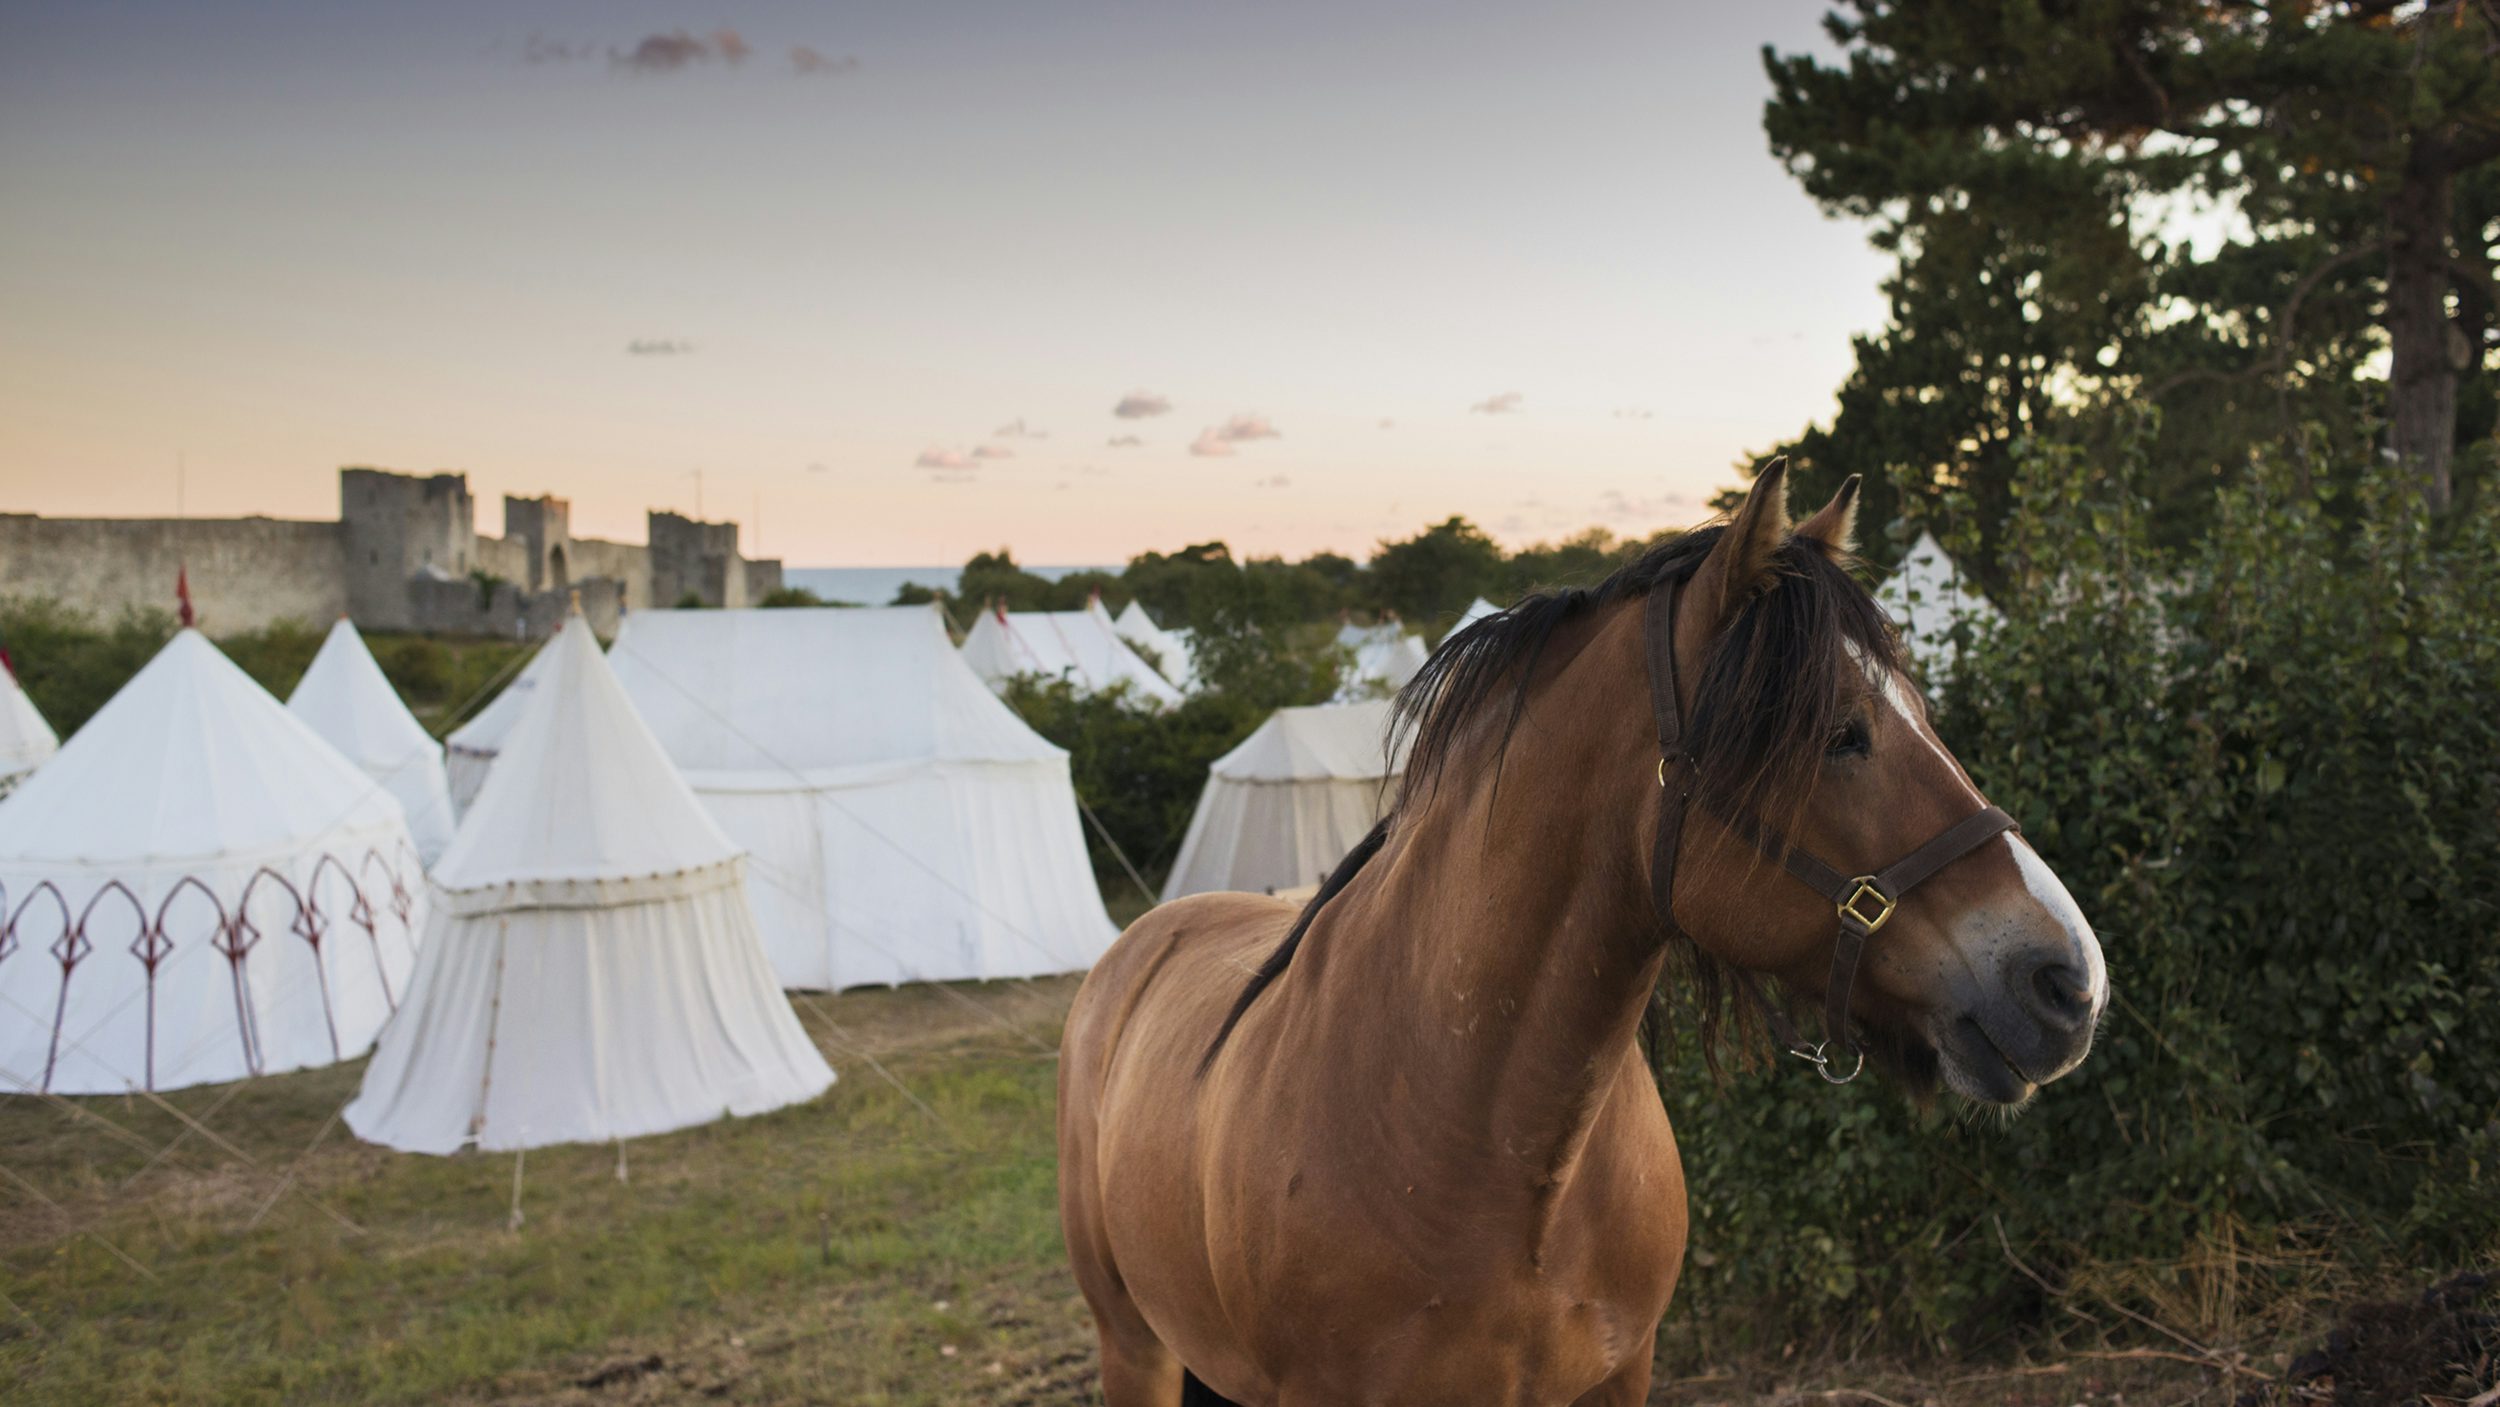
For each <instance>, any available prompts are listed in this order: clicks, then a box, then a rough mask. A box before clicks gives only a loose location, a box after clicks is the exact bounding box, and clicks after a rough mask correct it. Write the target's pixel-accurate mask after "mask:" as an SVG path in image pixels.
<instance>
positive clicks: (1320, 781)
mask: <svg viewBox="0 0 2500 1407" xmlns="http://www.w3.org/2000/svg"><path fill="white" fill-rule="evenodd" d="M1389 722H1390V704H1389V702H1388V701H1387V700H1385V699H1378V700H1372V701H1370V702H1366V703H1351V704H1322V705H1319V706H1317V707H1313V708H1280V709H1278V710H1277V711H1276V712H1275V713H1273V714H1271V715H1269V717H1268V720H1267V721H1266V722H1265V723H1262V724H1260V725H1259V728H1258V731H1257V732H1254V733H1252V734H1251V735H1250V736H1249V737H1247V738H1245V739H1243V740H1242V743H1241V745H1240V746H1239V747H1236V748H1234V749H1233V750H1232V751H1231V752H1228V753H1226V754H1224V755H1223V756H1222V757H1219V758H1217V759H1216V760H1215V762H1214V764H1213V765H1211V766H1209V767H1208V768H1207V785H1206V790H1204V791H1202V792H1200V793H1199V795H1198V809H1197V811H1196V812H1195V813H1193V814H1192V815H1191V816H1190V818H1189V833H1188V834H1187V835H1186V836H1185V837H1184V838H1183V839H1182V840H1181V850H1180V858H1178V859H1176V860H1174V861H1173V862H1172V875H1171V878H1170V879H1168V880H1166V881H1165V882H1164V886H1163V897H1164V899H1165V900H1166V901H1169V900H1173V899H1178V898H1180V897H1181V896H1182V895H1184V894H1203V893H1205V892H1207V891H1209V890H1216V889H1243V890H1252V891H1266V890H1274V889H1294V888H1298V887H1300V886H1302V885H1306V884H1317V883H1319V882H1320V880H1322V879H1323V878H1325V877H1326V876H1327V874H1328V872H1329V871H1330V870H1332V869H1335V868H1336V866H1337V862H1338V861H1339V860H1342V859H1344V858H1345V853H1346V852H1347V851H1348V850H1351V849H1353V848H1354V843H1355V842H1356V841H1358V840H1361V839H1362V838H1363V835H1364V833H1365V832H1367V831H1369V830H1370V829H1371V828H1372V825H1373V823H1375V822H1377V821H1378V820H1379V819H1380V815H1381V809H1382V807H1383V806H1385V805H1386V803H1387V801H1388V800H1389V798H1390V796H1391V795H1392V793H1393V792H1394V790H1395V785H1396V784H1395V782H1394V781H1393V780H1391V779H1393V778H1396V777H1398V776H1400V775H1402V774H1403V773H1404V772H1405V770H1406V759H1405V756H1404V752H1405V749H1404V747H1403V746H1401V747H1400V748H1399V750H1398V755H1396V756H1392V755H1391V754H1390V753H1389V751H1388V743H1389ZM1403 741H1404V740H1403V738H1401V739H1400V742H1401V743H1403Z"/></svg>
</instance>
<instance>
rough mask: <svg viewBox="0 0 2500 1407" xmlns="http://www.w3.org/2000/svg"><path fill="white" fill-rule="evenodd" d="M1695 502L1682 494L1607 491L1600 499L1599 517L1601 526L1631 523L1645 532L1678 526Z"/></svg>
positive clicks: (1597, 513)
mask: <svg viewBox="0 0 2500 1407" xmlns="http://www.w3.org/2000/svg"><path fill="white" fill-rule="evenodd" d="M1694 506H1695V505H1694V503H1693V500H1691V499H1690V498H1687V497H1685V496H1684V495H1683V494H1677V493H1663V494H1655V495H1649V494H1643V495H1639V496H1635V495H1632V494H1628V493H1625V492H1624V491H1623V490H1621V489H1608V490H1606V491H1605V492H1604V493H1601V494H1599V495H1598V496H1597V505H1596V510H1595V511H1596V516H1597V517H1598V519H1599V520H1600V521H1601V522H1607V523H1628V524H1631V525H1633V526H1636V527H1640V528H1643V529H1649V528H1659V527H1665V526H1668V525H1670V524H1672V523H1674V522H1676V521H1677V520H1678V519H1679V518H1681V517H1683V516H1685V515H1688V514H1690V513H1691V512H1692V510H1693V508H1694Z"/></svg>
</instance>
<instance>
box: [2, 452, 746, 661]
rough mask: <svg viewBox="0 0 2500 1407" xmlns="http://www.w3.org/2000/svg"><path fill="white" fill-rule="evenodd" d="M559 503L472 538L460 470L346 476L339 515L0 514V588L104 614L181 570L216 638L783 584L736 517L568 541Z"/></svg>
mask: <svg viewBox="0 0 2500 1407" xmlns="http://www.w3.org/2000/svg"><path fill="white" fill-rule="evenodd" d="M571 517H572V509H571V505H570V504H568V503H566V502H565V500H563V499H560V498H552V497H540V498H510V497H507V498H506V499H504V502H503V526H504V535H503V536H502V537H499V538H497V537H484V536H480V535H479V534H478V532H477V528H476V504H475V502H474V501H473V500H472V499H471V497H470V494H469V485H468V480H467V478H466V477H465V476H463V475H460V474H422V475H419V474H395V473H391V472H389V471H387V470H381V469H365V468H349V469H342V470H340V471H339V521H337V522H335V523H306V522H290V521H285V520H280V519H273V518H241V519H231V518H229V519H202V518H191V519H147V518H41V517H36V516H34V515H31V514H7V513H0V595H20V596H42V597H50V598H52V599H55V600H59V601H61V602H64V603H66V604H68V605H70V606H72V607H75V608H77V609H79V610H83V611H87V612H90V613H93V614H98V615H102V616H104V617H106V618H108V619H109V618H111V617H113V616H116V615H118V614H119V613H120V612H121V611H122V610H123V609H125V608H127V607H131V606H156V607H161V608H163V609H166V610H171V609H173V605H174V574H175V572H176V570H177V569H178V568H180V567H182V566H184V565H186V564H187V565H188V567H189V570H190V574H191V592H192V599H193V601H194V602H195V603H196V604H197V607H198V610H199V614H200V623H201V624H202V625H203V626H204V627H206V628H208V629H210V630H211V631H215V632H225V631H238V630H255V629H259V628H261V627H263V626H267V625H270V624H273V623H275V622H277V621H282V620H295V621H300V622H302V623H304V624H306V625H312V626H316V627H320V626H326V624H327V623H328V622H329V621H331V620H333V619H335V618H336V617H338V616H339V615H340V614H342V613H344V614H346V615H347V616H349V617H350V618H351V619H353V620H354V621H355V622H356V624H357V625H358V626H359V627H360V628H362V629H366V630H422V631H438V632H445V633H456V634H475V635H510V634H513V633H516V632H518V633H520V634H524V635H532V636H537V635H544V634H546V633H547V632H548V631H549V630H551V629H552V628H553V627H554V625H555V623H556V622H557V621H558V620H560V619H562V618H563V614H564V611H565V608H566V603H567V601H568V600H569V599H570V597H571V596H572V595H573V594H574V593H575V592H576V591H578V592H579V593H580V595H581V598H582V609H583V612H584V613H585V614H586V615H588V616H590V618H591V623H592V625H593V627H594V628H596V629H598V630H599V631H600V632H601V633H603V634H604V633H607V632H608V631H611V630H613V629H614V628H615V623H616V620H617V613H618V612H619V611H620V610H624V609H629V608H630V609H637V610H639V609H649V608H652V607H667V606H673V605H675V604H677V602H678V601H679V600H681V599H683V598H685V597H688V596H692V597H694V598H695V599H697V600H698V601H700V602H701V603H702V604H704V605H707V606H745V605H750V604H752V603H753V602H755V601H757V600H760V599H761V598H762V597H763V596H764V595H766V594H767V593H769V592H771V591H772V590H774V589H776V588H778V587H779V586H780V585H781V564H780V563H779V562H749V561H747V560H746V559H744V558H742V557H740V556H739V555H738V525H737V524H735V523H700V522H695V521H693V520H691V519H687V518H684V517H680V516H679V515H677V514H675V513H653V514H651V515H650V526H651V542H650V545H649V546H647V547H644V546H637V545H634V544H631V543H622V542H602V541H598V540H596V539H591V538H576V537H574V536H573V535H572V526H571Z"/></svg>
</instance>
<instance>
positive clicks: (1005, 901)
mask: <svg viewBox="0 0 2500 1407" xmlns="http://www.w3.org/2000/svg"><path fill="white" fill-rule="evenodd" d="M609 659H610V660H611V661H612V662H613V663H614V664H615V666H616V672H617V677H618V678H619V679H621V680H622V681H623V682H624V685H625V690H626V692H627V693H629V694H630V695H632V696H633V700H634V705H635V707H636V708H638V709H639V710H640V711H641V713H642V716H643V717H644V718H645V719H647V720H649V722H650V724H651V728H652V731H653V732H654V733H655V734H657V735H658V737H659V739H660V743H661V745H662V746H663V747H665V748H666V749H667V750H668V754H669V756H670V758H672V759H673V760H674V761H675V762H676V763H677V766H678V769H679V770H680V771H682V772H683V773H684V774H685V776H686V779H687V781H688V782H689V783H691V784H692V785H693V787H694V790H695V793H696V794H697V795H698V796H700V797H702V798H703V802H704V805H706V806H707V807H709V808H710V809H711V812H712V815H713V816H714V817H716V818H717V819H718V820H719V821H720V824H721V828H722V829H723V830H725V831H727V832H728V833H729V835H730V837H731V838H732V839H733V840H735V841H737V842H738V843H739V844H740V845H742V846H744V847H746V849H747V851H748V853H749V857H750V858H749V860H748V886H749V889H750V890H751V892H752V893H753V895H754V900H755V912H756V917H757V919H758V920H759V922H760V923H761V925H762V929H763V935H764V951H765V953H766V954H767V955H768V956H769V957H770V958H771V959H772V964H773V969H774V970H775V971H776V972H778V973H780V974H781V981H782V985H784V986H787V987H809V988H825V989H836V988H842V987H853V986H860V985H864V984H871V983H878V984H892V983H899V982H920V981H953V980H957V979H961V978H997V977H1030V976H1037V975H1040V974H1042V973H1050V972H1075V971H1080V970H1082V969H1084V968H1086V967H1089V966H1091V965H1092V964H1093V961H1094V959H1095V958H1097V957H1099V956H1100V955H1101V954H1102V951H1103V949H1104V948H1106V947H1108V946H1109V945H1110V942H1111V939H1112V937H1113V936H1114V930H1113V928H1112V925H1111V920H1110V917H1109V916H1108V915H1107V914H1105V913H1104V911H1103V905H1102V895H1101V892H1100V891H1099V890H1097V889H1096V888H1095V885H1094V875H1093V870H1092V868H1091V866H1090V865H1089V864H1088V862H1087V860H1086V855H1085V839H1084V834H1083V832H1082V831H1081V830H1080V829H1079V828H1078V827H1079V822H1078V818H1077V810H1076V793H1075V789H1074V787H1073V786H1072V785H1071V784H1070V782H1069V779H1068V757H1067V754H1066V753H1065V752H1062V751H1061V750H1060V749H1058V748H1056V747H1054V746H1052V745H1051V744H1050V743H1049V742H1048V741H1046V740H1044V739H1043V738H1042V737H1041V736H1040V735H1039V734H1037V733H1035V732H1034V731H1033V730H1032V729H1030V728H1028V727H1026V726H1025V725H1024V722H1023V720H1021V719H1019V718H1017V717H1016V716H1015V714H1014V713H1013V712H1012V711H1010V710H1009V709H1008V708H1007V706H1006V705H1005V704H1003V703H1001V702H999V701H998V699H997V698H996V697H994V696H993V695H992V694H991V693H990V691H989V690H988V689H987V688H985V687H983V685H982V683H981V681H980V679H978V678H977V677H975V676H974V674H973V672H972V670H971V669H970V668H969V667H968V666H967V665H966V664H965V663H964V660H963V658H962V657H961V656H960V655H959V654H957V653H956V651H955V650H954V648H953V647H952V646H951V645H950V644H949V643H948V641H947V638H946V627H945V625H944V623H943V622H942V620H941V619H940V618H939V616H938V613H937V610H936V608H935V607H932V606H900V607H890V608H886V609H880V610H771V611H764V610H755V611H641V612H637V613H636V614H635V615H634V617H633V620H632V622H631V623H630V624H629V625H628V626H627V627H626V628H625V629H624V630H623V631H622V632H620V633H619V634H618V635H617V638H616V645H615V648H614V649H613V650H611V651H610V652H609Z"/></svg>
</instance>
